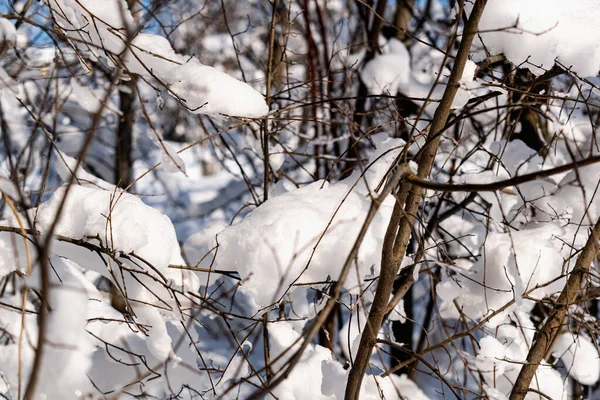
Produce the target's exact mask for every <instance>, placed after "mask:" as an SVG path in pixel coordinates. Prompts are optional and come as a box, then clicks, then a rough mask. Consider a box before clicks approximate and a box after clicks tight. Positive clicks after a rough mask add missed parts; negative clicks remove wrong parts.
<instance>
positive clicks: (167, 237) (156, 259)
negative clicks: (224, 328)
mask: <svg viewBox="0 0 600 400" xmlns="http://www.w3.org/2000/svg"><path fill="white" fill-rule="evenodd" d="M65 192H66V186H64V187H61V188H59V189H58V190H57V191H56V192H55V193H54V195H53V196H52V197H51V198H50V199H49V200H48V201H47V202H45V203H43V204H42V205H41V206H40V207H39V208H38V209H37V210H32V211H30V217H31V218H32V219H33V218H35V220H36V224H35V226H34V227H35V229H37V230H38V231H40V232H41V233H42V235H44V233H45V232H46V231H47V230H48V229H49V227H50V226H51V225H52V223H53V221H54V218H55V216H56V213H57V210H58V208H59V206H60V204H61V203H62V202H63V200H64V198H65ZM9 223H11V224H12V225H14V226H18V225H17V224H16V222H15V221H9ZM54 233H55V234H56V235H61V236H64V237H67V238H70V239H76V240H84V241H86V242H88V243H90V244H91V245H96V246H100V247H104V248H106V249H108V250H109V251H112V252H113V257H109V256H108V255H106V254H105V253H103V252H94V251H93V249H92V250H90V249H86V248H84V247H82V246H79V245H77V244H72V243H69V242H65V241H62V240H55V241H54V242H53V245H52V249H51V251H52V253H53V254H56V255H60V256H62V257H65V258H68V259H69V260H70V261H72V262H74V263H76V264H77V265H79V266H81V267H82V268H84V269H86V270H91V271H94V272H96V273H98V274H100V275H102V276H105V277H106V278H108V279H110V280H111V281H113V283H114V284H115V285H116V286H117V287H118V288H120V290H121V292H122V293H123V294H126V297H127V298H128V299H129V300H130V302H129V304H130V306H131V307H132V308H133V312H134V313H135V314H136V315H137V316H138V317H139V318H140V320H143V321H146V322H147V323H149V325H150V326H151V328H150V331H153V332H154V334H152V335H150V336H149V342H148V346H149V348H150V350H151V351H152V353H153V354H154V355H155V356H156V357H157V358H158V359H166V358H167V357H168V356H169V354H170V352H171V350H170V339H169V337H168V335H166V329H165V325H164V322H163V318H166V319H171V318H175V319H178V318H181V315H182V309H183V308H185V307H186V306H189V301H187V300H186V298H185V297H184V296H183V295H177V294H176V292H181V293H183V294H184V293H186V292H187V291H189V290H196V289H197V288H198V287H199V281H198V278H197V277H196V276H195V275H194V274H193V273H192V272H190V271H183V270H178V269H173V268H169V265H170V264H176V265H182V264H184V262H183V259H182V257H181V255H180V250H179V244H178V242H177V238H176V236H175V230H174V228H173V225H172V223H171V221H170V220H169V219H168V218H167V217H166V216H165V215H162V214H161V213H160V212H158V211H156V210H155V209H153V208H151V207H148V206H146V205H145V204H144V203H143V202H142V201H141V200H140V199H139V198H137V197H135V196H132V195H129V194H127V193H122V192H118V191H109V190H106V189H101V188H98V187H94V186H92V185H90V184H88V185H86V186H80V185H74V186H73V187H72V188H71V191H70V193H68V195H67V197H66V201H65V205H64V212H63V214H62V217H61V218H60V220H59V222H58V224H57V226H56V230H55V232H54ZM0 239H2V238H0ZM10 246H11V243H10V242H9V243H8V244H7V246H1V247H5V248H10ZM22 258H23V255H21V259H22ZM17 264H20V265H17ZM23 265H24V263H22V262H17V261H15V262H14V263H13V264H12V265H11V266H9V268H6V266H5V268H3V271H4V272H10V271H11V270H14V269H16V268H18V267H20V268H21V269H23V272H26V271H25V270H24V268H23ZM158 308H161V309H162V310H163V312H162V313H159V312H158Z"/></svg>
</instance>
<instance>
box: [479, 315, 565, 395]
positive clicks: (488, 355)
mask: <svg viewBox="0 0 600 400" xmlns="http://www.w3.org/2000/svg"><path fill="white" fill-rule="evenodd" d="M516 317H517V318H519V321H520V322H521V323H522V324H523V326H521V327H516V326H512V325H510V324H509V321H508V320H506V321H505V323H503V324H500V325H498V326H497V328H496V329H495V331H496V336H495V337H494V336H485V337H483V338H481V339H480V340H479V351H478V352H477V356H476V357H472V356H469V357H468V359H469V362H470V363H471V364H472V366H473V367H474V368H475V369H476V370H478V371H479V372H480V373H481V375H482V377H483V379H484V382H486V391H487V393H488V395H490V398H498V399H506V398H507V397H508V395H509V394H510V392H511V390H512V387H513V384H514V382H515V380H516V379H517V376H518V375H519V372H520V370H521V366H522V362H523V360H525V359H526V357H527V353H528V352H529V348H530V346H531V344H532V341H533V336H534V332H535V327H534V325H533V323H531V321H530V320H529V315H528V314H526V313H522V312H518V313H516ZM530 387H531V388H533V389H535V390H538V391H541V392H542V393H544V394H545V395H546V396H548V398H551V399H566V398H567V388H566V385H564V384H563V378H562V377H561V375H560V373H559V372H558V371H557V370H555V369H553V368H552V367H550V366H548V365H547V364H546V363H543V364H542V365H540V366H539V367H538V369H537V370H536V373H535V377H534V378H533V379H532V381H531V386H530ZM492 395H495V396H496V397H494V396H492ZM527 398H528V399H529V398H531V399H534V398H535V399H537V398H538V395H533V394H531V395H528V397H527Z"/></svg>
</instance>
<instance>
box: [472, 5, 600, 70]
mask: <svg viewBox="0 0 600 400" xmlns="http://www.w3.org/2000/svg"><path fill="white" fill-rule="evenodd" d="M598 20H600V3H598V1H597V0H579V1H575V2H571V3H569V4H568V5H565V2H564V1H561V0H530V1H519V0H490V1H488V2H487V5H486V7H485V10H484V11H483V15H482V17H481V21H480V22H479V30H480V31H482V33H481V37H482V39H483V42H484V43H485V45H486V47H487V48H488V50H490V51H491V52H492V53H504V54H505V55H506V57H507V58H508V59H509V60H510V61H511V62H512V63H514V64H516V65H521V64H523V63H525V64H524V65H523V66H524V67H526V68H529V69H530V70H531V71H532V72H533V73H535V74H536V75H539V74H542V73H543V72H544V71H545V70H548V69H550V68H552V66H553V65H554V60H555V59H556V60H558V61H559V62H560V63H562V64H563V65H564V66H565V67H567V68H570V67H572V69H573V70H574V71H575V72H577V73H578V74H580V75H582V76H583V77H587V76H594V75H596V74H598V71H599V70H600V42H598V40H597V36H595V35H594V34H591V33H590V32H595V31H596V30H597V24H598Z"/></svg>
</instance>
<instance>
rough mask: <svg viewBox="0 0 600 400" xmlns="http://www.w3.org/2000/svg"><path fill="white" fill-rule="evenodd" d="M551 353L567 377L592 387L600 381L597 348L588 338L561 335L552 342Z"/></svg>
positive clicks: (599, 361)
mask: <svg viewBox="0 0 600 400" xmlns="http://www.w3.org/2000/svg"><path fill="white" fill-rule="evenodd" d="M552 353H553V354H554V355H555V356H556V357H558V358H560V359H561V361H562V362H563V364H564V367H565V368H566V370H567V372H568V373H569V375H570V376H572V377H573V378H574V379H575V380H577V381H578V382H579V383H581V384H582V385H590V386H593V385H595V384H596V382H598V379H600V358H599V355H598V348H597V347H596V345H595V344H593V343H592V342H591V341H590V340H589V339H588V338H586V337H584V336H581V335H576V334H573V333H570V332H567V333H563V334H561V335H559V336H558V337H557V338H556V340H555V341H554V347H553V348H552Z"/></svg>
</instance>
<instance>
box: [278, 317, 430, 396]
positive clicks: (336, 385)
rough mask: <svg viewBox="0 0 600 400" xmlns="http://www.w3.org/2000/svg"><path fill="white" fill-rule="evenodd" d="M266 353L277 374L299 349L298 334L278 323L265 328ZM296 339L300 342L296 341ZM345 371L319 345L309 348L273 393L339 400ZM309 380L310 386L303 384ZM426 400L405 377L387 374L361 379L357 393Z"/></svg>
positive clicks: (328, 352)
mask: <svg viewBox="0 0 600 400" xmlns="http://www.w3.org/2000/svg"><path fill="white" fill-rule="evenodd" d="M269 338H270V350H271V356H272V357H273V359H277V358H278V357H279V356H281V358H280V359H279V360H278V361H277V362H275V363H274V370H275V371H280V370H282V368H283V366H284V365H285V363H286V361H288V360H289V358H290V357H291V355H293V354H294V351H295V350H296V349H297V348H298V346H300V344H301V343H302V342H301V339H300V334H299V333H297V332H296V331H295V330H294V329H293V328H292V327H291V324H289V323H287V322H278V323H276V324H272V325H270V327H269ZM299 339H300V340H299ZM288 349H289V350H288ZM347 375H348V371H346V370H344V368H343V366H342V364H341V363H340V362H338V361H337V360H335V359H334V358H333V355H332V354H331V351H330V350H329V349H327V348H325V347H323V346H319V345H314V346H312V345H311V346H309V347H308V348H307V349H306V350H305V352H304V353H303V354H302V358H301V360H300V362H299V363H298V364H297V365H296V367H295V368H294V369H293V370H292V372H291V373H290V375H289V376H288V378H287V379H286V380H285V381H284V382H283V383H282V384H281V385H279V386H278V387H277V388H276V389H274V390H273V393H274V394H275V395H276V396H277V397H278V398H280V399H286V400H304V399H315V400H342V399H343V398H344V390H345V388H346V382H347V381H348V376H347ZM307 377H310V380H311V382H310V384H307ZM398 394H400V395H401V396H402V398H406V399H411V400H429V397H427V395H426V394H425V393H423V392H422V391H421V389H419V387H418V386H417V385H416V384H415V383H414V382H413V381H411V380H410V379H409V378H407V377H406V375H402V376H397V375H390V376H388V377H386V378H383V377H381V376H375V375H368V376H365V378H364V382H363V384H362V387H361V390H360V398H361V399H365V400H379V399H381V398H385V399H398V398H400V397H399V396H398Z"/></svg>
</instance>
